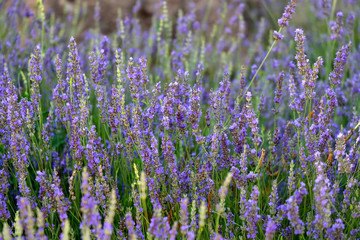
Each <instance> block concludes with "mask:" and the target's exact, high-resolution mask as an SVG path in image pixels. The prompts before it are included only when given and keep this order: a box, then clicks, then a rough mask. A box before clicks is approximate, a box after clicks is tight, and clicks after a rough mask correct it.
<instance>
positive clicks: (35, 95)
mask: <svg viewBox="0 0 360 240" xmlns="http://www.w3.org/2000/svg"><path fill="white" fill-rule="evenodd" d="M29 71H30V82H31V100H32V102H33V108H34V109H35V110H36V113H37V114H39V103H40V98H41V95H40V83H41V79H42V77H41V75H42V65H41V49H40V45H37V46H36V48H35V51H34V53H33V54H31V58H30V62H29Z"/></svg>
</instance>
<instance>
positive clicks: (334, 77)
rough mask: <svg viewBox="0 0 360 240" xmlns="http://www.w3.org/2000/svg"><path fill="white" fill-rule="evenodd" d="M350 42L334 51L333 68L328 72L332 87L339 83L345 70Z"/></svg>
mask: <svg viewBox="0 0 360 240" xmlns="http://www.w3.org/2000/svg"><path fill="white" fill-rule="evenodd" d="M350 48H351V42H349V44H348V45H346V46H342V47H341V49H340V50H339V51H338V52H337V53H336V57H335V60H334V70H333V71H332V72H331V73H330V74H329V81H330V84H331V86H332V87H336V86H337V85H339V84H340V82H341V80H342V78H343V76H344V71H345V69H344V68H345V64H346V62H347V59H348V56H349V54H350Z"/></svg>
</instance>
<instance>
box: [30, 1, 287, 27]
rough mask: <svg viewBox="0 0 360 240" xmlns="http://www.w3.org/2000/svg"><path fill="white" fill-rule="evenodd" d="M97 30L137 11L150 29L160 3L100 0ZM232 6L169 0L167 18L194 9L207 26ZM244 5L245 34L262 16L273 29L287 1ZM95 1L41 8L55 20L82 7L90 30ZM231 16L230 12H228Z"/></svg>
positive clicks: (32, 5)
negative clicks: (205, 21) (205, 20)
mask: <svg viewBox="0 0 360 240" xmlns="http://www.w3.org/2000/svg"><path fill="white" fill-rule="evenodd" d="M24 1H25V2H26V3H27V4H28V5H29V6H30V8H31V9H33V10H35V9H36V3H37V1H36V0H24ZM98 2H99V5H100V28H101V31H102V33H103V34H109V33H112V32H113V31H115V29H116V19H117V17H118V15H119V13H120V14H122V16H123V17H126V15H131V14H133V13H134V12H135V11H136V14H137V16H138V18H139V20H140V23H141V26H142V27H143V28H145V29H146V28H149V27H150V25H151V19H152V16H154V15H155V14H160V12H161V7H160V6H161V2H162V0H141V1H138V0H100V1H98ZM224 2H225V3H227V4H231V3H236V2H240V1H239V0H227V1H223V0H193V1H187V0H168V1H167V4H168V12H169V16H170V17H173V18H176V17H177V16H178V14H179V10H181V11H182V12H183V13H188V12H189V11H192V10H195V12H196V16H197V17H198V18H201V17H203V16H205V15H206V12H208V16H207V17H208V19H209V21H210V23H213V24H215V23H216V20H217V17H218V16H216V11H219V10H220V9H221V8H222V6H223V4H224ZM241 2H244V3H245V6H246V9H245V12H244V18H245V20H246V23H247V31H251V30H252V28H253V27H254V26H255V23H256V22H258V21H259V19H260V18H261V17H265V18H267V19H269V20H270V22H272V23H273V24H274V26H275V24H276V19H277V18H278V17H279V16H280V14H281V11H282V10H283V8H284V6H285V4H286V2H287V1H286V0H278V1H275V4H274V1H271V3H270V1H269V0H242V1H241ZM96 3H97V0H44V6H45V10H46V12H47V13H51V12H55V15H56V16H57V17H60V18H61V17H63V18H64V17H65V16H68V15H69V14H70V15H71V14H75V12H76V9H80V8H78V7H79V6H81V9H82V10H81V12H80V15H82V17H84V18H86V19H87V20H86V21H84V25H83V26H81V29H82V30H86V29H89V28H91V27H93V26H94V24H95V23H94V20H93V16H94V12H95V9H96ZM229 15H231V13H229Z"/></svg>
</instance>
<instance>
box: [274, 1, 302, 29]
mask: <svg viewBox="0 0 360 240" xmlns="http://www.w3.org/2000/svg"><path fill="white" fill-rule="evenodd" d="M296 3H297V0H291V1H290V2H289V3H288V5H287V6H286V7H285V10H284V13H283V15H282V17H281V18H280V19H279V20H278V24H279V26H280V27H281V28H286V27H287V26H288V25H289V20H290V19H291V18H292V15H293V14H294V13H295V7H296Z"/></svg>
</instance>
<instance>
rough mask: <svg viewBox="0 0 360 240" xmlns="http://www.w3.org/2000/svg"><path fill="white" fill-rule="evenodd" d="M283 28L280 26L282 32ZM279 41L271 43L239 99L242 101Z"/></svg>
mask: <svg viewBox="0 0 360 240" xmlns="http://www.w3.org/2000/svg"><path fill="white" fill-rule="evenodd" d="M281 30H282V28H280V29H279V33H280V32H281ZM277 41H278V40H274V41H273V43H272V44H271V46H270V48H269V50H268V52H267V53H266V55H265V57H264V59H263V60H262V62H261V64H260V66H259V67H258V69H257V70H256V72H255V74H254V76H253V77H252V79H251V81H250V83H249V85H248V87H247V88H246V90H245V91H244V94H243V95H242V96H241V98H240V101H239V102H241V100H242V99H243V98H244V96H245V94H246V93H247V91H248V90H249V89H250V87H251V85H252V83H253V82H254V80H255V78H256V76H257V75H258V74H259V72H260V70H261V67H262V66H263V65H264V63H265V61H266V59H267V58H268V56H269V55H270V53H271V50H272V49H273V48H274V46H275V45H276V43H277Z"/></svg>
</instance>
